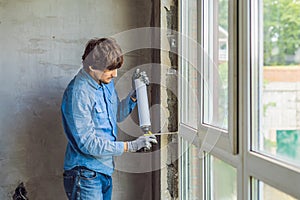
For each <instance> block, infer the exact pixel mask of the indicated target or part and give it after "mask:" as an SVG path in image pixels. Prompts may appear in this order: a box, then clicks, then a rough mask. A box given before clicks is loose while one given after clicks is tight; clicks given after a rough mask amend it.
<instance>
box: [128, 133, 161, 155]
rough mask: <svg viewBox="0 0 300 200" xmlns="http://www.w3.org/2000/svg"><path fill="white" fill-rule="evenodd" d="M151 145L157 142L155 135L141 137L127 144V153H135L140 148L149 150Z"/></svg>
mask: <svg viewBox="0 0 300 200" xmlns="http://www.w3.org/2000/svg"><path fill="white" fill-rule="evenodd" d="M152 143H154V144H157V140H156V137H155V135H147V136H145V135H142V136H140V137H138V138H137V139H136V140H133V141H131V142H128V143H127V144H128V151H129V152H136V151H138V150H140V149H142V148H146V149H147V150H150V149H151V147H152Z"/></svg>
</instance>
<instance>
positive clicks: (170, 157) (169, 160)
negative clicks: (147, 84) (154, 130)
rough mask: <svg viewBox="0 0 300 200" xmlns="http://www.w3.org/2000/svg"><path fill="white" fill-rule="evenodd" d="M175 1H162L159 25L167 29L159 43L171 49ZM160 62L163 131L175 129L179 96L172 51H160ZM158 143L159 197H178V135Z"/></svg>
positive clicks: (174, 49) (174, 45)
mask: <svg viewBox="0 0 300 200" xmlns="http://www.w3.org/2000/svg"><path fill="white" fill-rule="evenodd" d="M177 10H178V2H177V1H176V0H164V1H162V4H161V16H162V17H161V24H162V27H163V28H167V29H168V30H169V31H168V32H167V35H162V37H161V40H162V42H161V43H162V46H163V47H164V49H169V50H171V51H172V52H177V42H174V41H177V39H176V38H175V35H176V34H173V32H172V31H171V30H174V31H177V30H178V19H177V18H178V14H177ZM161 60H162V65H163V66H164V67H163V68H162V71H161V73H162V81H163V83H162V85H165V86H166V88H164V89H162V90H161V93H162V94H161V96H162V100H161V101H162V107H163V111H162V113H166V114H165V115H166V116H168V117H167V119H162V120H164V121H162V122H161V124H162V125H164V126H163V131H164V132H176V131H177V130H178V107H177V106H178V99H177V97H178V95H177V76H176V74H174V73H170V72H175V71H178V63H177V60H178V59H177V55H176V54H174V53H171V52H162V53H161ZM161 146H162V148H163V146H167V148H164V149H165V151H164V152H162V156H161V160H162V161H161V163H162V165H164V166H163V167H162V172H161V180H162V186H161V187H162V189H161V190H162V194H161V198H162V199H177V198H178V137H177V135H166V136H162V137H161Z"/></svg>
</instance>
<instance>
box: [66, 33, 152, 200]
mask: <svg viewBox="0 0 300 200" xmlns="http://www.w3.org/2000/svg"><path fill="white" fill-rule="evenodd" d="M82 64H83V67H82V69H80V71H79V72H78V74H77V75H76V76H75V77H74V79H73V80H72V81H71V82H70V83H69V85H68V87H67V89H66V90H65V92H64V95H63V100H62V105H61V112H62V118H63V126H64V130H65V134H66V136H67V139H68V144H67V149H66V154H65V162H64V170H65V171H64V187H65V191H66V194H67V196H68V199H72V200H73V199H84V200H102V199H103V200H108V199H111V194H112V178H111V175H112V173H113V171H114V161H113V156H119V155H121V154H123V152H136V151H138V150H139V149H142V148H148V149H149V148H151V143H157V140H156V138H155V136H140V137H139V138H137V139H136V140H134V141H130V142H122V141H116V139H117V122H120V121H122V120H124V119H125V118H126V117H127V116H128V115H129V114H130V112H131V111H132V110H133V109H134V107H135V106H136V99H135V95H134V94H135V92H134V90H133V91H132V92H131V93H130V94H129V95H128V96H127V98H125V99H124V100H122V101H119V98H118V96H117V92H116V90H115V87H114V81H113V79H114V78H115V77H117V69H118V68H120V67H121V66H122V64H123V56H122V51H121V48H120V46H119V45H118V44H117V43H116V42H115V40H113V39H111V38H101V39H92V40H90V41H89V42H88V43H87V45H86V48H85V51H84V54H83V56H82ZM137 73H138V72H137ZM135 77H141V80H142V81H145V82H146V81H147V77H146V75H145V74H144V73H141V74H140V76H136V74H135ZM133 88H134V86H133Z"/></svg>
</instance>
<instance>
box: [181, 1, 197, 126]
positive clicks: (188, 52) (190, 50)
mask: <svg viewBox="0 0 300 200" xmlns="http://www.w3.org/2000/svg"><path fill="white" fill-rule="evenodd" d="M184 3H186V4H185V5H184V6H187V8H186V9H188V11H186V13H187V16H186V19H185V20H183V22H182V23H184V25H183V27H185V29H186V30H184V32H185V34H186V35H187V38H184V40H183V41H182V42H183V45H182V47H183V49H182V51H184V52H183V55H184V57H183V58H182V100H183V101H182V102H183V104H182V105H183V107H182V122H183V123H185V124H187V125H189V126H191V127H193V128H197V118H198V116H197V115H198V111H199V110H198V107H199V106H198V101H197V99H198V96H197V95H198V94H197V62H198V60H197V55H198V52H197V0H188V1H186V2H184Z"/></svg>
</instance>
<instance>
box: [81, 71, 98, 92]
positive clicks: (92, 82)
mask: <svg viewBox="0 0 300 200" xmlns="http://www.w3.org/2000/svg"><path fill="white" fill-rule="evenodd" d="M79 74H80V76H82V77H84V78H85V79H86V80H87V82H88V84H89V85H90V86H92V87H93V88H95V89H96V90H98V89H99V88H101V87H103V85H102V83H101V84H99V83H97V81H95V80H94V79H93V78H92V77H91V76H90V75H89V74H88V73H87V72H86V71H85V70H84V69H83V68H81V69H80V71H79Z"/></svg>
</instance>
